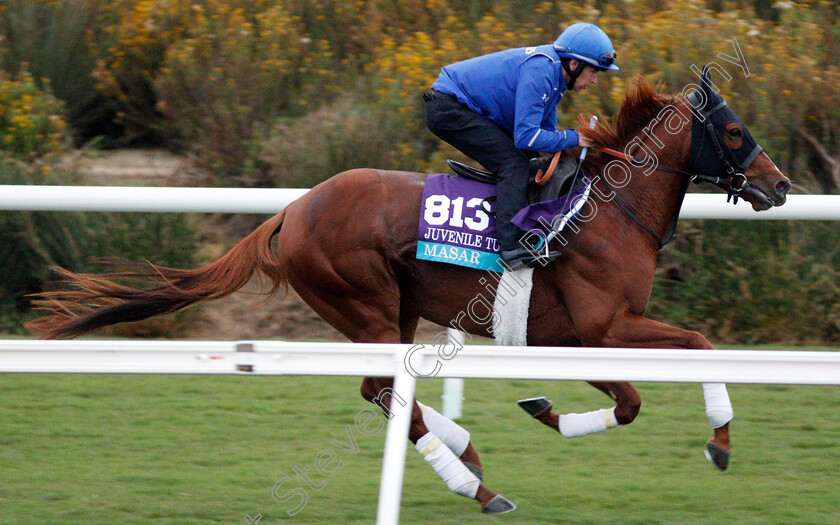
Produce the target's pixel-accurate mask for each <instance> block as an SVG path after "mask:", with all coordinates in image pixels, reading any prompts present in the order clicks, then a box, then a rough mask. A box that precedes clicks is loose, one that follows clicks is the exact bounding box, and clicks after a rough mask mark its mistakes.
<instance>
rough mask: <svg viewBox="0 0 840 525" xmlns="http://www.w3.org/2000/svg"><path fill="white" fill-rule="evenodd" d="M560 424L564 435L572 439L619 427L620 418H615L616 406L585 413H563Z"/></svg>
mask: <svg viewBox="0 0 840 525" xmlns="http://www.w3.org/2000/svg"><path fill="white" fill-rule="evenodd" d="M558 426H559V430H560V433H561V434H562V435H563V437H564V438H567V439H570V438H576V437H580V436H586V435H589V434H595V433H596V432H603V431H605V430H607V429H608V428H612V427H617V426H618V420H616V419H615V407H612V408H602V409H601V410H594V411H592V412H587V413H585V414H563V415H562V416H560V423H559V425H558Z"/></svg>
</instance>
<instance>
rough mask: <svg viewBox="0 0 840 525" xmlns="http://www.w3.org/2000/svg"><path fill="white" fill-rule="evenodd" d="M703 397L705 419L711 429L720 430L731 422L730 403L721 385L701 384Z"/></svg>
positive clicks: (723, 386) (727, 394) (723, 385)
mask: <svg viewBox="0 0 840 525" xmlns="http://www.w3.org/2000/svg"><path fill="white" fill-rule="evenodd" d="M703 397H704V398H705V400H706V417H707V418H709V424H710V425H712V428H720V427H722V426H723V425H725V424H727V423H729V422H730V421H731V420H732V416H733V415H734V413H733V412H732V401H730V400H729V393H728V392H727V391H726V385H725V384H723V383H703Z"/></svg>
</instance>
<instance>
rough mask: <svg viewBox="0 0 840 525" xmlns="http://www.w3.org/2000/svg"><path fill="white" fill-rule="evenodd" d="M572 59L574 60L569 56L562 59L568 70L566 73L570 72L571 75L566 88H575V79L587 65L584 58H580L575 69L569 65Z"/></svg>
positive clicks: (561, 61) (564, 68) (564, 66)
mask: <svg viewBox="0 0 840 525" xmlns="http://www.w3.org/2000/svg"><path fill="white" fill-rule="evenodd" d="M571 61H572V60H571V59H569V58H561V59H560V63H561V64H563V70H564V71H566V73H568V75H569V81H568V82H566V88H568V89H574V88H575V81H576V80H577V78H578V77H579V76H580V74H581V73H583V68H584V67H586V64H584V63H583V61H582V60H578V65H577V67H576V68H575V69H574V70H573V69H572V68H571V67H569V63H570V62H571Z"/></svg>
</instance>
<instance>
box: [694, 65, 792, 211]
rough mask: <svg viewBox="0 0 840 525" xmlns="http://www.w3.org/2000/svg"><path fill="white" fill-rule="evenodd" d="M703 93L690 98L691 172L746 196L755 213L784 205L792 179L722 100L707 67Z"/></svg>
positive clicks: (743, 196)
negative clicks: (772, 159) (691, 119)
mask: <svg viewBox="0 0 840 525" xmlns="http://www.w3.org/2000/svg"><path fill="white" fill-rule="evenodd" d="M702 79H703V81H702V89H701V90H698V91H695V92H694V93H692V94H691V95H689V97H688V100H687V102H688V104H690V105H691V106H692V112H693V113H694V119H693V123H692V128H691V154H690V156H689V164H688V171H689V172H691V173H697V174H700V175H699V177H700V178H701V179H702V180H705V181H708V182H712V183H714V184H716V185H717V186H719V187H721V188H723V189H724V190H725V191H726V192H727V193H729V195H730V197H732V196H734V197H735V202H737V201H738V198H739V197H741V198H743V199H744V200H745V201H747V202H749V203H750V204H752V207H753V209H754V210H756V211H761V210H766V209H768V208H772V207H773V206H781V205H782V204H784V203H785V198H786V196H787V192H788V190H790V180H788V178H787V177H785V176H784V175H783V174H782V172H781V171H779V169H778V168H777V167H776V165H775V164H773V161H771V160H770V157H768V156H767V154H766V153H764V152H763V151H762V149H761V146H759V145H758V144H757V143H756V142H755V140H754V139H753V138H752V135H750V132H749V130H747V127H746V126H745V125H744V123H743V122H741V119H740V118H738V115H736V114H735V112H734V111H732V109H731V108H730V107H729V106H727V105H726V102H725V101H724V100H723V98H722V97H721V96H720V95H718V94H717V93H716V92H715V91H714V90H713V89H712V87H711V86H712V82H711V80H710V78H709V71H708V70H707V69H705V68H704V70H703V75H702Z"/></svg>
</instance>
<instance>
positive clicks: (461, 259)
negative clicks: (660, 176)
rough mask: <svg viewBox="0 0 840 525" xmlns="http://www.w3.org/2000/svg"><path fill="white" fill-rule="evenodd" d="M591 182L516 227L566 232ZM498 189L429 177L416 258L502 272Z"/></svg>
mask: <svg viewBox="0 0 840 525" xmlns="http://www.w3.org/2000/svg"><path fill="white" fill-rule="evenodd" d="M589 189H590V182H589V180H588V179H587V181H586V183H585V184H581V185H579V186H578V187H576V188H575V189H574V190H572V191H571V192H570V193H568V194H566V195H563V196H561V197H559V198H557V199H553V200H549V201H544V202H538V203H535V204H532V205H531V206H528V207H526V208H523V209H522V210H520V211H519V213H517V214H516V215H515V216H514V218H513V220H512V221H511V222H513V224H515V225H516V226H518V227H519V228H521V229H522V230H524V231H536V232H538V233H540V234H541V235H544V234H546V233H547V232H548V231H549V230H550V229H551V228H552V225H553V226H554V229H556V230H558V231H562V230H563V229H564V228H565V227H566V226H567V225H568V223H569V222H570V221H571V220H573V219H574V217H576V216H577V215H578V213H579V212H580V209H581V208H582V207H583V204H584V203H585V201H586V199H587V198H588V196H589ZM495 210H496V186H494V185H492V184H483V183H480V182H476V181H473V180H469V179H466V178H464V177H457V176H453V175H447V174H443V173H436V174H432V175H429V176H428V177H427V178H426V185H425V186H424V188H423V197H422V202H421V206H420V226H419V237H418V241H417V255H416V257H417V259H421V260H425V261H438V262H445V263H450V264H456V265H458V266H465V267H467V268H475V269H478V270H489V271H494V272H501V271H502V270H503V267H502V265H501V262H500V257H499V252H500V246H499V243H498V241H497V240H496V217H495Z"/></svg>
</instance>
